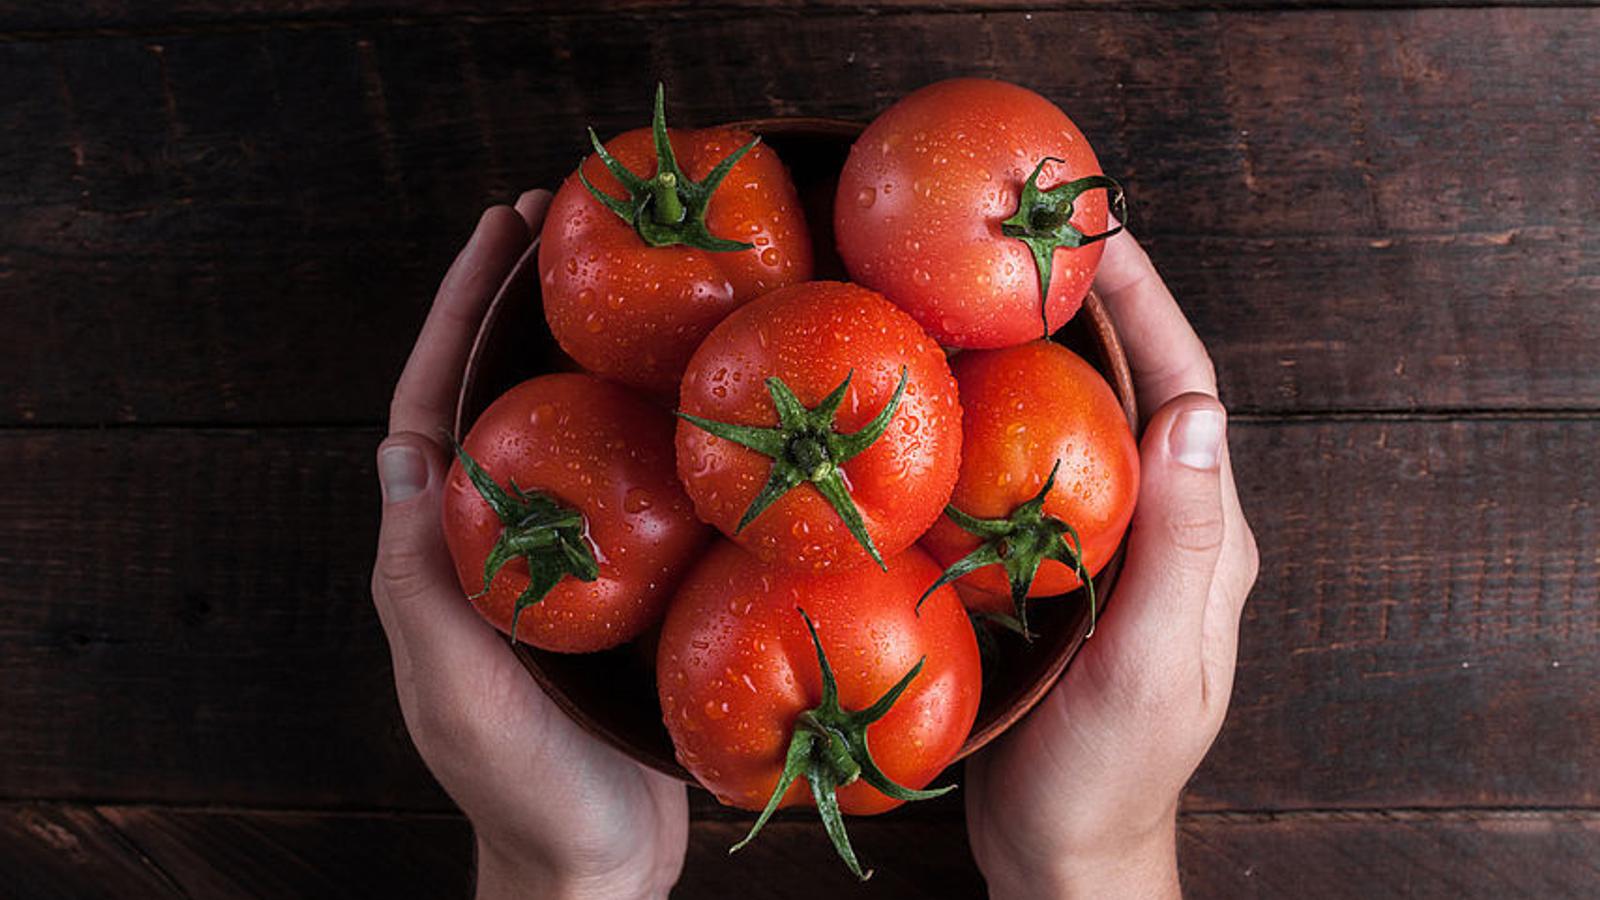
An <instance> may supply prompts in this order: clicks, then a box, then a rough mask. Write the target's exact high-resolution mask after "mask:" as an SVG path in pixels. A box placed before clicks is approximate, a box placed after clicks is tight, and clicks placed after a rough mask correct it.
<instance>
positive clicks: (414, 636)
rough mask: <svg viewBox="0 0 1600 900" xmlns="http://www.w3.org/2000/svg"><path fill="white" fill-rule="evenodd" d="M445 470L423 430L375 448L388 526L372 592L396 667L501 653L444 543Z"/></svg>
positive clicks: (381, 537)
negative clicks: (442, 501) (394, 657)
mask: <svg viewBox="0 0 1600 900" xmlns="http://www.w3.org/2000/svg"><path fill="white" fill-rule="evenodd" d="M447 472H448V465H447V463H446V460H445V454H444V451H443V450H442V449H441V448H440V447H439V445H438V444H437V443H436V442H434V441H433V440H431V439H430V438H428V437H426V436H424V435H421V434H416V433H414V432H401V433H398V434H392V435H390V436H389V437H388V439H387V440H385V441H384V442H383V444H382V445H381V446H379V447H378V478H379V481H380V483H381V484H382V487H383V524H382V526H381V527H380V529H379V531H378V560H377V564H376V566H375V567H374V569H373V573H372V597H373V603H374V604H376V605H377V607H378V614H379V618H380V619H381V620H382V621H383V627H384V631H385V633H386V634H388V636H389V640H390V644H391V645H392V646H394V647H395V649H396V665H397V667H399V666H403V665H412V664H421V665H425V666H429V667H431V666H432V665H437V664H438V663H439V662H440V657H441V656H443V657H445V658H458V659H459V658H462V657H463V655H465V656H466V657H468V658H470V657H471V656H472V655H474V654H477V655H480V656H481V654H484V653H491V652H503V646H500V645H501V642H500V641H499V640H497V639H496V638H495V634H494V630H493V629H492V628H491V627H490V626H489V625H488V623H486V622H484V621H483V620H482V619H481V618H479V616H478V614H477V613H476V612H475V611H474V610H473V609H472V606H471V604H470V603H468V602H467V599H466V596H465V593H464V592H463V591H462V590H461V585H460V582H459V581H457V579H456V573H455V567H454V566H453V565H452V563H451V561H450V554H449V551H448V549H447V548H446V547H445V542H444V528H443V525H442V524H441V522H440V516H439V510H440V507H441V497H442V494H443V490H444V483H445V475H446V474H447ZM497 648H498V649H497Z"/></svg>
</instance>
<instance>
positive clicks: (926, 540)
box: [922, 341, 1139, 621]
mask: <svg viewBox="0 0 1600 900" xmlns="http://www.w3.org/2000/svg"><path fill="white" fill-rule="evenodd" d="M953 369H954V371H955V375H956V381H957V383H959V384H960V386H961V407H962V410H963V413H964V415H963V419H962V448H963V452H962V459H961V478H960V479H959V480H958V481H957V482H956V488H955V492H954V494H952V495H951V497H950V507H951V509H952V510H954V511H956V513H957V514H961V513H965V514H966V515H967V516H971V517H973V518H976V519H980V520H990V521H998V520H1006V519H1008V517H1010V518H1016V516H1015V514H1017V513H1018V511H1019V510H1023V513H1024V514H1025V513H1026V510H1025V509H1024V508H1025V507H1028V506H1029V501H1030V500H1035V499H1036V498H1038V496H1039V494H1040V490H1041V488H1043V487H1044V485H1045V484H1046V481H1047V480H1048V479H1049V478H1050V476H1051V473H1052V472H1053V471H1054V472H1056V477H1055V482H1054V484H1053V485H1052V487H1051V488H1050V490H1049V491H1048V492H1047V493H1045V494H1044V496H1043V501H1044V502H1043V504H1042V510H1039V512H1040V513H1041V516H1042V517H1041V518H1040V519H1039V521H1037V522H1034V523H1032V524H1031V525H1029V526H1028V527H1024V528H1019V529H1018V530H1016V531H1014V532H1012V533H1011V534H1008V535H1003V536H998V537H996V538H995V539H994V540H993V541H991V542H990V543H989V544H987V545H986V546H989V547H991V548H992V549H993V550H994V551H995V552H996V553H997V554H998V555H999V556H1000V557H1002V558H1003V562H1001V563H999V564H989V565H985V566H983V567H982V568H978V569H976V570H975V571H973V572H971V574H968V575H966V576H965V577H963V578H961V580H960V581H958V582H957V585H958V586H959V587H960V588H961V589H962V591H961V595H962V597H963V599H965V600H966V601H967V602H968V605H969V606H971V607H973V608H975V609H980V610H982V611H984V612H1006V613H1010V612H1013V610H1014V609H1015V612H1016V613H1017V614H1018V615H1019V617H1021V613H1022V608H1021V604H1020V603H1014V600H1013V598H1014V597H1015V594H1014V591H1015V590H1016V588H1018V587H1020V588H1021V593H1022V595H1023V596H1028V597H1044V596H1052V595H1056V594H1064V593H1067V592H1068V591H1071V590H1074V589H1075V588H1077V587H1079V586H1080V584H1081V581H1080V579H1079V577H1078V573H1077V571H1076V569H1075V567H1074V566H1072V565H1069V564H1067V563H1065V562H1063V561H1062V558H1063V557H1064V556H1065V558H1071V557H1072V556H1076V555H1077V553H1076V551H1077V550H1078V547H1077V546H1076V542H1074V540H1073V538H1072V536H1071V534H1070V533H1066V532H1065V530H1064V529H1062V528H1060V527H1059V523H1065V524H1066V525H1068V526H1071V528H1072V529H1073V530H1074V531H1076V533H1077V537H1078V539H1079V540H1081V551H1082V552H1081V559H1082V562H1083V564H1084V566H1085V567H1086V568H1087V569H1088V570H1089V572H1090V573H1097V572H1099V571H1100V569H1101V568H1103V567H1104V566H1105V564H1106V563H1107V562H1108V561H1109V560H1110V559H1111V556H1112V555H1113V554H1114V553H1115V552H1116V549H1117V546H1118V544H1120V543H1121V542H1122V535H1123V533H1124V532H1126V531H1127V528H1128V522H1129V520H1130V519H1132V517H1133V507H1134V502H1135V501H1136V500H1137V499H1138V496H1139V448H1138V446H1137V444H1136V443H1135V442H1134V438H1133V432H1132V431H1131V430H1130V429H1129V427H1128V420H1127V418H1126V417H1125V416H1124V414H1123V411H1122V406H1121V405H1120V404H1119V403H1118V402H1117V397H1116V395H1115V394H1114V393H1112V390H1111V386H1110V385H1109V384H1107V383H1106V382H1105V379H1103V378H1101V377H1100V373H1098V372H1096V371H1095V370H1094V367H1092V366H1090V365H1089V364H1088V363H1087V362H1085V361H1084V360H1083V359H1082V358H1081V357H1079V356H1078V355H1077V354H1075V353H1073V352H1072V351H1071V350H1068V349H1067V348H1065V347H1062V346H1061V345H1059V344H1055V343H1051V342H1049V341H1032V342H1029V343H1026V344H1020V345H1018V346H1016V347H1008V348H1006V349H1004V350H983V351H974V352H969V353H962V354H960V355H958V356H957V357H956V358H955V361H954V365H953ZM1058 466H1059V470H1057V467H1058ZM1035 506H1037V504H1035ZM980 544H983V541H982V539H980V537H979V536H978V535H975V534H973V533H972V532H971V531H969V530H968V529H966V528H963V527H962V526H961V525H958V524H957V523H956V521H955V520H954V519H952V518H951V517H950V516H945V517H943V518H941V519H940V520H939V521H938V523H936V524H935V525H934V526H933V528H932V529H931V530H930V531H929V532H928V533H927V535H926V536H924V537H923V539H922V546H923V547H924V548H926V549H927V550H928V551H929V552H930V553H932V554H933V555H934V557H935V558H937V559H938V560H939V562H940V563H941V564H943V565H945V566H952V565H954V564H955V563H956V562H957V561H958V560H961V559H963V558H964V557H967V556H968V554H971V553H973V552H974V551H975V550H977V549H979V548H980ZM1030 547H1031V548H1032V549H1033V550H1037V551H1042V554H1043V555H1042V557H1041V555H1040V554H1039V553H1035V554H1034V555H1033V557H1032V558H1031V559H1028V558H1025V557H1026V556H1027V554H1026V553H1019V552H1015V551H1018V550H1028V549H1029V548H1030ZM1063 548H1066V549H1068V550H1071V551H1073V552H1072V553H1070V554H1062V553H1061V552H1060V551H1061V550H1062V549H1063ZM1035 565H1036V566H1037V573H1035V572H1034V571H1033V569H1032V568H1031V567H1032V566H1035ZM1024 621H1025V620H1024Z"/></svg>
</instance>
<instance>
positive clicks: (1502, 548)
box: [1189, 419, 1600, 809]
mask: <svg viewBox="0 0 1600 900" xmlns="http://www.w3.org/2000/svg"><path fill="white" fill-rule="evenodd" d="M1234 435H1235V440H1236V443H1235V445H1234V446H1235V447H1236V448H1237V451H1236V455H1235V465H1236V466H1237V467H1238V468H1239V485H1240V490H1241V497H1242V499H1243V502H1244V506H1245V509H1246V511H1247V513H1248V514H1249V515H1250V516H1251V517H1252V519H1253V525H1254V528H1255V531H1256V534H1257V536H1258V539H1259V542H1260V546H1261V551H1262V577H1261V580H1260V582H1259V584H1258V586H1257V588H1256V590H1255V593H1254V595H1253V596H1252V599H1251V601H1250V603H1249V605H1248V606H1247V607H1246V612H1245V623H1244V627H1243V637H1242V639H1241V654H1240V660H1241V665H1240V670H1239V676H1238V680H1237V683H1236V687H1235V694H1234V704H1233V708H1232V709H1231V711H1230V713H1229V723H1228V725H1227V727H1226V728H1225V729H1224V730H1223V733H1222V736H1221V738H1220V739H1219V741H1218V743H1217V745H1216V747H1215V748H1214V750H1213V752H1212V754H1211V756H1210V757H1209V758H1208V760H1207V762H1206V764H1205V765H1204V766H1203V767H1202V769H1201V772H1200V774H1199V776H1198V777H1197V778H1196V780H1195V782H1194V784H1193V790H1192V792H1191V794H1190V797H1189V805H1190V806H1191V808H1223V809H1230V808H1231V809H1239V808H1262V807H1269V808H1270V807H1278V808H1282V807H1290V808H1292V807H1296V806H1316V807H1343V806H1355V807H1363V806H1454V805H1464V806H1465V805H1470V806H1501V805H1511V806H1520V805H1536V806H1556V805H1562V804H1572V805H1583V806H1600V781H1596V779H1595V778H1594V774H1593V773H1594V772H1595V771H1596V763H1597V762H1600V761H1597V760H1593V759H1590V758H1589V757H1590V755H1591V754H1593V753H1596V752H1600V693H1597V692H1596V691H1595V690H1594V685H1595V684H1596V683H1597V682H1600V518H1597V515H1596V513H1597V511H1600V478H1597V477H1596V472H1595V468H1594V450H1593V446H1594V442H1595V441H1596V439H1600V422H1597V421H1595V420H1593V419H1588V420H1583V421H1571V422H1561V421H1546V420H1532V421H1527V420H1524V421H1494V420H1482V421H1455V422H1449V421H1445V422H1376V423H1368V422H1347V423H1319V424H1312V423H1292V424H1268V423H1263V424H1252V425H1249V426H1246V427H1242V428H1240V427H1236V428H1235V429H1234ZM1534 770H1537V774H1534ZM1535 785H1537V787H1535Z"/></svg>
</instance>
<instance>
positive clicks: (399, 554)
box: [372, 191, 688, 898]
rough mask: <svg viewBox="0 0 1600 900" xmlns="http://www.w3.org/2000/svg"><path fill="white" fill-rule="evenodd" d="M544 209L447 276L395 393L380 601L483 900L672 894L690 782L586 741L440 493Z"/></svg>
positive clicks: (487, 228)
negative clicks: (501, 307)
mask: <svg viewBox="0 0 1600 900" xmlns="http://www.w3.org/2000/svg"><path fill="white" fill-rule="evenodd" d="M549 201H550V195H549V193H548V192H545V191H530V192H528V193H527V194H524V195H523V196H522V198H521V199H519V200H518V201H517V205H516V208H515V209H512V208H510V207H506V206H497V207H494V208H492V209H490V210H488V211H487V212H485V213H484V214H483V217H482V219H480V220H479V222H478V227H477V230H476V231H475V232H474V233H473V235H472V239H471V240H470V241H468V242H467V246H466V248H465V249H463V250H462V251H461V254H460V255H459V256H458V257H457V258H456V261H455V263H454V265H452V266H451V267H450V271H449V272H448V273H446V275H445V277H444V281H443V283H442V284H441V285H440V286H439V292H438V295H437V296H436V297H435V298H434V302H433V309H432V310H431V311H430V312H429V313H428V319H427V322H426V323H425V324H424V325H423V327H422V334H421V335H420V336H418V338H417V343H416V346H415V347H414V348H413V349H412V351H411V358H410V360H408V361H407V363H406V368H405V371H404V372H403V373H402V374H401V376H400V381H399V383H398V384H397V385H396V386H395V392H394V400H393V402H392V404H391V405H390V409H389V436H388V438H387V439H386V440H384V442H383V444H382V445H381V446H380V447H379V448H378V473H379V478H380V480H381V481H382V483H383V497H384V504H383V527H382V530H381V532H380V534H379V537H378V555H377V563H376V566H375V567H374V570H373V576H372V599H373V603H374V605H376V606H377V608H378V617H379V619H381V620H382V622H383V630H384V633H385V634H386V635H387V636H388V639H389V649H390V652H391V654H392V656H393V661H394V680H395V689H396V690H397V692H398V693H399V697H400V708H401V711H402V712H403V713H404V715H405V721H406V728H407V730H409V731H410V733H411V738H412V740H413V741H414V742H415V743H416V745H417V750H418V751H419V752H420V753H421V754H422V758H423V760H424V761H425V762H426V763H427V764H428V768H429V769H430V770H431V771H432V772H433V774H434V777H436V778H438V779H439V783H440V784H441V785H443V786H444V789H445V790H446V791H447V792H448V793H449V794H450V796H451V798H452V799H454V800H455V802H456V803H457V804H458V805H459V806H460V807H461V809H462V811H463V812H465V813H466V814H467V817H468V818H469V819H471V820H472V826H473V831H474V833H475V835H476V838H477V848H478V896H479V897H480V898H490V897H501V896H506V897H510V896H537V897H552V898H555V897H559V898H568V897H572V898H577V897H585V898H587V897H596V898H599V897H604V898H624V897H626V898H644V897H665V896H666V895H667V891H668V890H669V889H670V888H671V887H672V885H673V883H675V882H676V881H677V879H678V875H679V873H680V872H681V871H682V869H683V857H684V852H685V850H686V848H687V843H688V806H687V802H686V798H685V792H684V786H683V785H682V784H681V783H679V782H677V781H675V780H674V779H672V778H669V777H667V776H665V775H662V774H660V773H658V772H654V771H651V770H649V769H646V768H645V767H643V766H641V765H639V764H638V763H635V762H634V761H633V760H631V759H628V758H627V757H626V756H624V755H622V754H621V753H619V752H617V751H616V750H614V749H612V748H611V747H609V746H607V745H606V744H604V743H602V742H601V741H599V740H598V739H596V738H594V737H592V736H590V735H589V734H588V733H586V732H585V731H584V730H583V729H581V728H579V727H578V726H577V725H576V724H575V723H573V722H572V720H570V719H568V718H567V717H566V716H565V715H564V714H563V713H562V712H561V710H560V709H558V708H557V707H556V705H555V703H554V702H552V701H551V700H550V698H549V697H547V696H546V695H545V694H544V692H543V691H541V690H540V689H539V687H538V685H536V684H535V683H534V681H533V679H532V678H531V677H529V675H528V673H527V672H526V671H524V670H523V668H522V665H521V664H520V663H519V662H518V661H517V659H516V657H515V656H514V655H513V654H512V651H511V648H510V646H509V645H507V643H506V641H505V639H504V638H503V637H502V636H501V635H500V634H499V633H498V632H496V631H495V630H494V628H493V627H491V626H490V625H489V624H488V623H486V622H485V621H484V620H483V619H481V618H480V617H479V616H478V614H477V612H476V611H474V610H473V608H472V605H471V604H470V603H469V602H468V601H467V599H466V596H465V592H464V591H463V590H462V588H461V585H460V583H459V582H458V581H457V579H456V573H455V568H454V566H453V565H452V564H451V560H450V555H449V553H448V551H447V550H446V548H445V543H444V534H443V531H442V528H441V524H440V510H441V502H442V501H441V496H442V493H441V492H442V489H443V486H444V483H445V475H446V473H447V472H448V470H449V465H450V455H449V452H448V451H447V450H446V448H445V446H444V444H443V443H441V440H440V438H441V437H442V436H444V435H446V434H448V433H449V429H450V427H451V423H452V419H453V417H454V413H455V403H456V392H457V389H458V387H459V386H460V378H461V371H462V366H463V364H464V363H465V361H466V357H467V352H468V350H469V348H470V347H471V344H472V340H473V336H474V335H475V334H476V333H477V330H478V324H479V321H480V320H481V319H482V316H483V312H484V309H485V308H486V307H487V306H488V303H489V301H490V300H491V299H492V298H493V296H494V293H495V291H496V289H497V288H498V287H499V285H500V283H501V282H502V281H504V280H505V277H506V275H507V274H508V273H509V272H510V271H511V269H512V267H513V266H514V265H515V264H516V261H517V259H518V257H520V256H521V255H522V254H523V252H524V251H526V250H527V248H528V246H529V243H530V241H531V236H532V235H533V234H536V233H537V232H538V229H539V224H540V223H541V222H542V221H543V219H544V212H545V209H546V207H547V206H548V204H549Z"/></svg>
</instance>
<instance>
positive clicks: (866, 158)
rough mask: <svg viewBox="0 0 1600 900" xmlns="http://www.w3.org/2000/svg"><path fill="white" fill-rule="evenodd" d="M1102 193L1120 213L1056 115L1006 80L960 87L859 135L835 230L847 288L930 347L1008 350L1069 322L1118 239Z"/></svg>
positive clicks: (1093, 163)
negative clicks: (1109, 241)
mask: <svg viewBox="0 0 1600 900" xmlns="http://www.w3.org/2000/svg"><path fill="white" fill-rule="evenodd" d="M1041 166H1042V167H1043V168H1042V169H1041V168H1039V167H1041ZM1041 192H1043V193H1041ZM1108 194H1110V195H1111V199H1112V201H1113V203H1114V204H1115V205H1117V206H1118V208H1119V210H1120V205H1121V198H1122V189H1121V188H1120V187H1118V186H1117V184H1116V182H1114V181H1112V180H1111V179H1109V178H1106V177H1105V176H1104V175H1102V174H1101V172H1100V163H1099V162H1098V161H1097V160H1096V159H1095V155H1094V151H1093V150H1092V149H1090V147H1089V142H1088V141H1087V140H1085V139H1084V137H1083V134H1082V133H1081V132H1079V131H1078V127H1077V126H1076V125H1074V124H1073V123H1072V120H1071V119H1068V118H1067V116H1066V114H1065V113H1063V112H1062V111H1061V110H1060V109H1059V108H1057V107H1056V106H1055V104H1053V103H1051V102H1050V101H1049V100H1046V99H1045V98H1043V97H1041V96H1039V95H1038V94H1035V93H1034V92H1032V91H1030V90H1028V89H1027V88H1023V87H1018V86H1017V85H1014V84H1007V83H1006V82H1003V81H989V80H985V79H972V78H968V79H956V80H953V81H942V82H939V83H938V84H933V85H930V86H928V87H925V88H922V89H921V90H919V91H916V92H914V93H912V94H910V95H908V96H906V97H905V98H903V99H902V100H900V102H898V103H896V104H895V105H893V106H891V107H889V108H888V109H887V110H885V111H884V112H883V114H882V115H880V116H878V118H876V119H874V120H873V122H872V124H871V125H869V126H867V130H866V131H865V132H864V133H862V135H861V137H860V138H859V139H857V140H856V142H855V145H854V146H853V147H852V148H851V149H850V157H849V159H848V160H847V161H846V162H845V166H844V172H843V173H842V174H841V175H840V177H839V192H838V195H837V198H836V200H835V203H834V230H835V234H836V235H837V238H838V243H839V255H840V256H841V257H843V259H844V263H845V267H846V268H847V269H848V270H849V271H850V277H851V279H852V280H854V281H856V282H859V283H861V284H863V285H866V286H867V287H870V288H872V289H873V290H876V291H881V292H882V293H883V294H884V295H885V296H887V297H888V298H889V299H890V300H893V301H894V302H895V303H898V304H899V305H900V306H901V307H902V308H904V309H905V310H906V311H907V312H909V313H911V315H912V316H913V317H914V318H915V319H916V320H917V322H918V323H920V324H921V325H922V327H923V328H926V329H927V330H928V333H929V334H931V335H933V336H934V337H935V338H937V339H938V341H939V343H941V344H944V345H945V346H949V347H978V348H991V347H1007V346H1010V345H1012V344H1017V343H1020V342H1022V341H1025V340H1028V339H1029V338H1037V337H1041V336H1043V335H1046V334H1049V333H1050V332H1053V331H1055V330H1056V329H1057V328H1059V327H1061V326H1062V325H1063V324H1065V323H1066V321H1067V320H1068V319H1070V318H1072V316H1073V314H1074V313H1076V312H1077V311H1078V306H1079V305H1080V304H1081V303H1082V302H1083V296H1084V294H1085V293H1086V292H1087V291H1088V289H1089V284H1090V282H1092V281H1093V280H1094V272H1095V268H1096V267H1097V266H1098V265H1099V263H1100V253H1101V250H1102V249H1103V248H1101V247H1100V246H1099V244H1098V243H1096V242H1097V241H1098V240H1100V239H1101V238H1104V237H1109V236H1110V234H1112V233H1115V232H1114V231H1112V232H1107V231H1106V204H1107V195H1108ZM1122 213H1123V214H1122V215H1120V216H1119V218H1124V219H1125V218H1126V215H1125V210H1122ZM1041 282H1048V284H1049V294H1048V296H1049V303H1048V304H1046V305H1045V306H1044V307H1042V308H1041V306H1040V302H1039V298H1040V295H1041V290H1040V284H1041Z"/></svg>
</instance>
